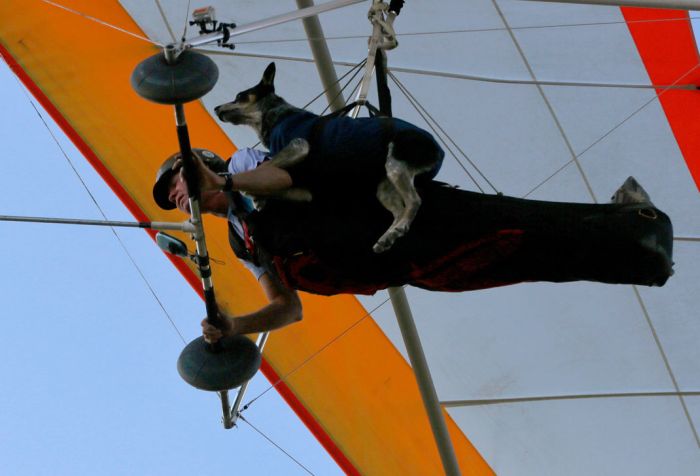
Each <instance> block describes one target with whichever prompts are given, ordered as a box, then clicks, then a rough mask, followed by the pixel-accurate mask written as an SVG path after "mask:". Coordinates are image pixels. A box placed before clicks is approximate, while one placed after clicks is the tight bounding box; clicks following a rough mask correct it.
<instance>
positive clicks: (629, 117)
mask: <svg viewBox="0 0 700 476" xmlns="http://www.w3.org/2000/svg"><path fill="white" fill-rule="evenodd" d="M698 68H700V63H698V64H696V65H695V66H693V67H692V68H690V69H689V70H688V71H686V72H685V73H683V74H682V75H681V76H680V77H679V78H678V79H677V80H676V81H675V82H674V83H673V84H677V83H679V82H681V81H682V80H683V78H685V77H686V76H688V75H690V74H691V73H692V72H694V71H695V70H696V69H698ZM667 91H670V88H664V89H662V90H661V92H658V93H655V94H654V96H652V97H651V98H650V99H649V100H648V101H646V102H645V103H644V104H642V105H641V106H639V107H638V108H637V109H635V110H634V111H633V112H632V113H631V114H629V115H628V116H627V117H625V118H624V119H623V120H622V121H620V122H618V123H617V124H616V125H615V126H613V127H612V128H611V129H610V130H608V131H607V132H606V133H605V134H603V135H602V136H600V137H599V138H598V139H596V140H595V141H593V142H592V143H591V144H590V145H589V146H588V147H586V148H585V149H583V150H582V151H581V152H580V153H578V154H576V156H575V158H574V159H571V160H569V161H568V162H566V163H565V164H564V165H562V166H561V167H559V168H558V169H557V170H555V171H554V172H553V173H552V174H551V175H549V176H548V177H547V178H545V179H544V180H542V181H541V182H540V183H538V184H537V185H535V186H534V187H533V188H532V189H531V190H530V191H529V192H527V193H526V194H525V195H523V197H522V198H527V197H528V196H530V195H531V194H532V193H534V192H535V191H536V190H538V189H539V188H540V187H542V186H543V185H544V184H546V183H547V182H549V181H550V180H552V179H553V178H554V177H555V176H556V175H558V174H559V173H561V172H562V171H563V170H564V169H566V168H567V167H568V166H569V165H571V164H572V163H573V162H574V160H575V159H579V158H581V156H583V155H584V154H586V153H587V152H588V151H589V150H591V149H592V148H593V147H595V146H596V145H597V144H599V143H600V142H602V141H603V140H604V139H606V138H607V137H608V136H609V135H610V134H612V133H613V132H615V131H616V130H617V129H619V128H620V127H621V126H622V125H623V124H625V123H626V122H627V121H629V120H630V119H632V118H633V117H634V116H636V115H637V114H638V113H639V112H641V111H642V110H643V109H644V108H646V107H647V106H648V105H649V104H651V103H652V102H654V101H655V100H657V99H659V98H661V96H663V95H664V94H665V93H666V92H667Z"/></svg>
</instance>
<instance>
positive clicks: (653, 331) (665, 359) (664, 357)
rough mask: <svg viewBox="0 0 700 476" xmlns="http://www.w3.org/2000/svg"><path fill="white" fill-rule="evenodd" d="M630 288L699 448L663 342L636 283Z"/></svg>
mask: <svg viewBox="0 0 700 476" xmlns="http://www.w3.org/2000/svg"><path fill="white" fill-rule="evenodd" d="M632 290H633V291H634V295H635V297H636V298H637V302H639V306H640V307H641V309H642V314H643V315H644V320H645V321H646V323H647V325H648V326H649V330H650V331H651V335H652V337H653V338H654V342H655V343H656V347H657V348H658V350H659V353H660V354H661V360H663V363H664V366H665V367H666V371H667V372H668V375H669V377H670V378H671V383H672V384H673V388H675V389H676V393H677V394H678V400H679V401H680V403H681V407H683V413H685V417H686V419H687V420H688V424H689V425H690V430H691V431H692V432H693V437H695V443H696V444H697V445H698V448H700V435H698V430H697V429H696V428H695V424H694V423H693V418H692V417H691V416H690V411H689V410H688V405H687V404H686V402H685V398H683V395H682V394H681V388H680V386H679V385H678V380H677V379H676V375H675V374H674V373H673V369H672V368H671V362H670V361H669V360H668V356H667V355H666V351H665V350H664V346H663V344H661V338H660V337H659V334H658V332H656V327H655V326H654V323H653V322H652V320H651V315H650V314H649V310H648V308H647V306H646V304H645V303H644V299H642V295H641V293H640V292H639V287H638V286H636V285H632Z"/></svg>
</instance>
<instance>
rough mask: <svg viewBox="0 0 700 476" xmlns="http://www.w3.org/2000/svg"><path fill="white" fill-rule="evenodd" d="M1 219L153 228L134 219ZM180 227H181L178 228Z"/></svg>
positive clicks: (1, 216) (1, 219) (2, 216)
mask: <svg viewBox="0 0 700 476" xmlns="http://www.w3.org/2000/svg"><path fill="white" fill-rule="evenodd" d="M0 221H15V222H24V223H55V224H60V225H96V226H120V227H125V228H151V224H150V223H149V222H134V221H109V220H83V219H77V218H76V219H74V218H44V217H18V216H10V215H0ZM178 229H179V228H178Z"/></svg>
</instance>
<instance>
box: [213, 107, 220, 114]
mask: <svg viewBox="0 0 700 476" xmlns="http://www.w3.org/2000/svg"><path fill="white" fill-rule="evenodd" d="M219 109H221V106H216V107H215V108H214V112H215V113H217V114H218V113H219Z"/></svg>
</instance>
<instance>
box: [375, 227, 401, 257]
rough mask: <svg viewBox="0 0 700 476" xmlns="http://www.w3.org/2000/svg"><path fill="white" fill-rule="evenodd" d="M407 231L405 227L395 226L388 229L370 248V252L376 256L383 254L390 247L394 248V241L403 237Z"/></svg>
mask: <svg viewBox="0 0 700 476" xmlns="http://www.w3.org/2000/svg"><path fill="white" fill-rule="evenodd" d="M407 231H408V227H407V226H396V227H392V228H389V229H388V230H387V231H386V233H384V234H383V235H382V237H381V238H379V239H378V240H377V242H376V243H375V244H374V246H372V251H374V252H375V253H377V254H379V253H384V252H385V251H387V250H388V249H390V248H391V247H392V246H394V243H395V242H396V240H398V239H399V238H401V237H402V236H404V235H405V234H406V232H407Z"/></svg>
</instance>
